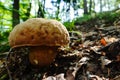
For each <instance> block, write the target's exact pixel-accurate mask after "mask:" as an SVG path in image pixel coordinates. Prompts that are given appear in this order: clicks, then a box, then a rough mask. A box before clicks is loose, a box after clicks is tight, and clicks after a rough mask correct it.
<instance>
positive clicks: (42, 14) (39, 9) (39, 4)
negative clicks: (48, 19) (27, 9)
mask: <svg viewBox="0 0 120 80" xmlns="http://www.w3.org/2000/svg"><path fill="white" fill-rule="evenodd" d="M38 6H39V8H38V12H37V17H42V18H44V17H45V15H44V14H45V12H44V9H43V5H42V3H41V2H40V1H39V0H38Z"/></svg>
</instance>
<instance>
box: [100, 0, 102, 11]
mask: <svg viewBox="0 0 120 80" xmlns="http://www.w3.org/2000/svg"><path fill="white" fill-rule="evenodd" d="M100 12H102V0H100Z"/></svg>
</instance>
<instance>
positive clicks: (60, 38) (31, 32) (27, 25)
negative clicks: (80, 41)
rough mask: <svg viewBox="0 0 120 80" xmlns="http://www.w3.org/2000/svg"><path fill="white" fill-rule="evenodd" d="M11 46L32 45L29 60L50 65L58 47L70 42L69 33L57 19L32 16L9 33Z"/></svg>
mask: <svg viewBox="0 0 120 80" xmlns="http://www.w3.org/2000/svg"><path fill="white" fill-rule="evenodd" d="M8 40H9V44H10V46H11V47H13V48H14V47H22V46H30V47H31V48H30V53H29V61H30V63H31V64H32V65H35V66H40V67H41V66H47V65H50V64H51V63H52V62H53V61H54V59H55V57H56V54H57V50H58V48H60V47H62V46H66V45H68V44H69V40H70V38H69V33H68V31H67V29H66V28H65V26H64V25H63V24H62V23H60V22H59V21H57V20H52V19H44V18H31V19H28V20H27V21H25V22H22V23H20V24H18V25H16V26H15V27H14V28H13V30H12V31H11V32H10V35H9V38H8Z"/></svg>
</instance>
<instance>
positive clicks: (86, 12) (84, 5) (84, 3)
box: [83, 0, 88, 14]
mask: <svg viewBox="0 0 120 80" xmlns="http://www.w3.org/2000/svg"><path fill="white" fill-rule="evenodd" d="M83 8H84V14H88V7H87V0H83Z"/></svg>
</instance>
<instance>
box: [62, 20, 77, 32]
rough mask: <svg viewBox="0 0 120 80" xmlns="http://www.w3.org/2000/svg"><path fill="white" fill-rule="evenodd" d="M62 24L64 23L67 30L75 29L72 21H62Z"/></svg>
mask: <svg viewBox="0 0 120 80" xmlns="http://www.w3.org/2000/svg"><path fill="white" fill-rule="evenodd" d="M63 24H64V25H65V27H66V28H67V30H68V31H72V30H74V29H75V25H74V21H72V22H70V21H67V22H64V23H63Z"/></svg>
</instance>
